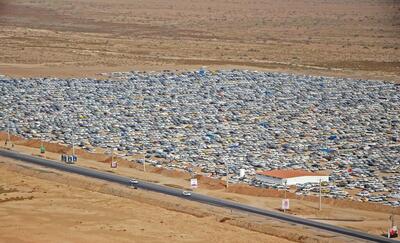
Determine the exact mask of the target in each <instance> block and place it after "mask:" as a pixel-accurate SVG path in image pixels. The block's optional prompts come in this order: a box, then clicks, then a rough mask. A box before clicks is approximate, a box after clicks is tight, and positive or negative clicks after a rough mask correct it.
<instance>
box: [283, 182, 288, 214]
mask: <svg viewBox="0 0 400 243" xmlns="http://www.w3.org/2000/svg"><path fill="white" fill-rule="evenodd" d="M286 188H287V180H285V203H286V199H287V197H286V190H287V189H286ZM283 212H284V213H286V205H285V206H284V207H283Z"/></svg>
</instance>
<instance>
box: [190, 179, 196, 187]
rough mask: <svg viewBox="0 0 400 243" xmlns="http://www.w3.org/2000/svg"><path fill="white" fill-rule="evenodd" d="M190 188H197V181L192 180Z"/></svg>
mask: <svg viewBox="0 0 400 243" xmlns="http://www.w3.org/2000/svg"><path fill="white" fill-rule="evenodd" d="M190 186H191V187H192V188H197V179H190Z"/></svg>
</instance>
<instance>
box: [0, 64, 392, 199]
mask: <svg viewBox="0 0 400 243" xmlns="http://www.w3.org/2000/svg"><path fill="white" fill-rule="evenodd" d="M0 107H1V109H0V130H7V129H10V131H11V132H12V133H13V134H18V135H21V136H23V137H25V138H34V139H44V140H47V141H53V142H58V143H64V144H72V143H74V144H76V145H79V146H81V147H82V148H85V149H87V150H89V151H92V150H93V149H95V148H98V147H101V148H105V149H107V150H111V149H116V150H119V154H120V155H121V156H130V155H134V154H137V153H145V154H146V159H147V162H148V163H152V164H154V165H156V166H162V167H166V168H174V169H176V168H178V169H184V170H191V167H192V166H195V167H197V168H199V169H200V170H201V172H202V173H204V174H207V175H209V176H211V177H215V178H222V177H224V176H226V174H227V172H229V174H230V175H231V176H230V180H231V182H232V183H237V182H245V183H248V184H251V185H254V186H260V187H263V186H265V187H267V186H268V187H274V186H275V187H277V186H276V185H263V184H261V183H260V182H257V181H255V180H254V179H253V176H254V175H255V172H256V170H272V169H285V168H291V169H305V170H310V171H324V172H327V173H329V174H330V181H331V182H330V184H329V185H326V186H325V187H324V194H325V195H326V196H330V197H335V198H349V197H352V198H354V199H358V200H369V201H374V202H381V203H386V204H388V205H392V206H398V205H399V203H398V200H400V199H399V198H400V184H399V181H400V178H399V173H400V117H399V114H400V85H398V84H392V83H388V82H382V81H367V80H350V79H339V78H328V77H311V76H296V75H290V74H280V73H269V72H256V71H246V70H221V71H207V70H205V69H200V70H197V71H191V72H184V73H172V72H169V71H164V72H125V73H111V74H109V76H108V79H106V80H94V79H57V78H49V79H46V78H29V79H23V78H21V79H13V78H6V77H2V78H0ZM133 162H134V163H136V162H139V163H142V162H143V161H142V160H138V161H137V160H134V161H133ZM226 168H228V171H227V170H226ZM240 169H245V177H243V178H240V177H239V170H240ZM315 188H318V187H316V186H313V185H303V186H300V185H299V186H298V193H299V194H309V193H313V192H315V191H316V190H317V189H315ZM278 189H279V188H278ZM318 190H319V189H318ZM352 190H355V191H357V193H358V194H357V195H354V196H352V195H349V193H348V192H347V191H352ZM359 191H361V192H359ZM350 194H351V193H350Z"/></svg>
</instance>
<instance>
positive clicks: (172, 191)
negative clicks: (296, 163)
mask: <svg viewBox="0 0 400 243" xmlns="http://www.w3.org/2000/svg"><path fill="white" fill-rule="evenodd" d="M0 156H4V157H8V158H12V159H17V160H21V161H24V162H28V163H33V164H36V165H41V166H45V167H49V168H53V169H58V170H62V171H65V172H70V173H75V174H79V175H83V176H88V177H92V178H97V179H101V180H106V181H110V182H113V183H119V184H123V185H129V180H130V179H131V178H128V177H124V176H118V175H113V174H111V173H106V172H100V171H97V170H93V169H88V168H83V167H79V166H77V165H70V164H64V163H61V162H55V161H51V160H47V159H42V158H40V157H34V156H29V155H25V154H21V153H18V152H14V151H9V150H3V149H0ZM136 186H137V187H138V188H141V189H145V190H149V191H154V192H159V193H163V194H167V195H171V196H176V197H180V198H184V199H187V200H192V201H197V202H201V203H204V204H210V205H214V206H218V207H224V208H229V209H236V210H240V211H244V212H248V213H254V214H257V215H261V216H266V217H269V218H275V219H278V220H281V221H285V222H289V223H295V224H299V225H305V226H310V227H313V228H317V229H322V230H325V231H329V232H333V233H339V234H342V235H346V236H351V237H354V238H357V239H360V240H365V241H372V242H394V243H399V241H397V240H393V239H388V238H384V237H381V236H376V235H370V234H367V233H364V232H361V231H357V230H352V229H347V228H342V227H337V226H334V225H330V224H325V223H320V222H316V221H313V220H309V219H304V218H299V217H295V216H292V215H288V214H283V213H279V212H274V211H269V210H265V209H260V208H255V207H252V206H248V205H244V204H240V203H236V202H232V201H228V200H223V199H218V198H214V197H209V196H205V195H202V194H198V193H192V195H191V196H184V195H182V190H179V189H176V188H172V187H167V186H162V185H158V184H155V183H150V182H145V181H139V183H138V184H137V185H136Z"/></svg>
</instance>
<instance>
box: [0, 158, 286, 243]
mask: <svg viewBox="0 0 400 243" xmlns="http://www.w3.org/2000/svg"><path fill="white" fill-rule="evenodd" d="M3 162H4V160H2V163H1V164H3ZM42 173H53V172H51V171H44V172H42ZM0 174H1V177H0V205H1V207H0V241H2V242H15V243H16V242H207V241H212V240H215V239H218V242H276V241H277V240H278V241H279V242H290V241H288V240H285V239H282V238H277V237H274V236H270V235H267V234H263V233H258V232H254V231H250V230H246V229H243V228H240V227H235V226H231V225H229V224H224V223H221V222H218V221H216V220H215V219H213V218H210V217H204V218H201V217H196V216H193V215H189V214H185V213H181V212H176V211H172V210H167V209H164V208H161V207H157V206H153V205H149V204H146V203H141V202H137V201H135V200H130V199H126V198H121V197H117V196H113V195H107V194H104V193H97V192H93V191H89V190H84V189H81V188H78V187H74V186H70V185H66V184H62V183H57V182H51V181H47V180H43V179H39V178H36V177H32V176H26V175H22V174H20V173H17V172H13V171H10V170H7V168H6V167H5V166H4V165H0Z"/></svg>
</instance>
